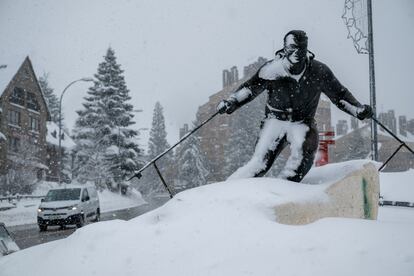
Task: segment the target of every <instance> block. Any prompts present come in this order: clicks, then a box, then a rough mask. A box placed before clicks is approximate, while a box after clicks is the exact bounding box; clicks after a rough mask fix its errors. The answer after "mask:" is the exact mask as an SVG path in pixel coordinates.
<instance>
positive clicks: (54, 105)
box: [39, 73, 63, 124]
mask: <svg viewBox="0 0 414 276" xmlns="http://www.w3.org/2000/svg"><path fill="white" fill-rule="evenodd" d="M39 85H40V88H41V89H42V92H43V96H44V98H45V101H46V104H47V108H48V109H49V113H50V116H51V118H52V122H55V123H56V124H59V99H58V97H57V96H56V94H55V92H54V90H53V88H51V87H50V86H49V75H48V74H46V73H44V74H43V76H41V77H40V78H39ZM62 121H63V114H62Z"/></svg>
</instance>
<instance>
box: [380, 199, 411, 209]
mask: <svg viewBox="0 0 414 276" xmlns="http://www.w3.org/2000/svg"><path fill="white" fill-rule="evenodd" d="M379 205H380V206H399V207H411V208H414V202H408V201H393V200H380V202H379Z"/></svg>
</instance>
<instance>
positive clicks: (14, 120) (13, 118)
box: [9, 110, 20, 126]
mask: <svg viewBox="0 0 414 276" xmlns="http://www.w3.org/2000/svg"><path fill="white" fill-rule="evenodd" d="M9 124H10V125H14V126H20V112H19V111H15V110H9Z"/></svg>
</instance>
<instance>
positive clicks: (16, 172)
mask: <svg viewBox="0 0 414 276" xmlns="http://www.w3.org/2000/svg"><path fill="white" fill-rule="evenodd" d="M39 155H40V148H39V145H38V144H37V142H35V141H29V140H28V139H22V140H21V142H20V144H19V147H18V149H17V152H15V153H13V154H11V155H10V156H9V158H10V160H11V162H10V165H9V168H8V171H7V173H6V174H5V175H2V176H0V183H2V184H1V185H0V194H4V195H5V194H17V193H19V194H30V193H32V191H33V190H34V188H35V185H36V183H37V182H38V181H39V179H38V172H39V170H46V169H47V166H46V165H44V164H43V163H42V162H41V159H40V157H39Z"/></svg>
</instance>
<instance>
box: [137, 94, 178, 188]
mask: <svg viewBox="0 0 414 276" xmlns="http://www.w3.org/2000/svg"><path fill="white" fill-rule="evenodd" d="M169 147H170V145H169V144H168V142H167V131H166V130H165V119H164V114H163V107H162V106H161V104H160V103H159V102H156V104H155V107H154V112H153V117H152V126H151V130H150V138H149V141H148V158H149V159H150V160H152V159H153V158H154V157H156V156H158V155H159V154H161V153H163V152H164V151H165V150H166V149H168V148H169ZM171 164H172V155H171V154H170V153H169V154H167V155H165V156H164V157H162V158H161V159H160V160H159V161H157V163H156V165H157V167H158V168H159V169H160V171H161V173H163V177H164V178H167V179H169V178H170V177H169V176H170V174H171V173H170V171H169V169H170V168H171ZM144 177H145V181H142V183H145V186H143V187H140V190H141V192H143V193H144V194H151V193H157V192H162V191H164V187H163V186H162V182H161V181H160V179H159V177H158V175H157V173H156V171H155V169H154V168H152V167H151V168H149V169H148V170H146V172H145V173H144Z"/></svg>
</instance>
